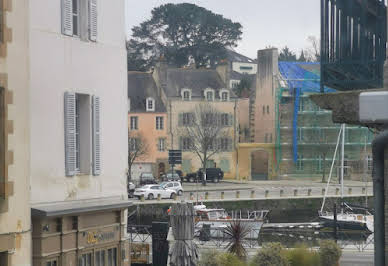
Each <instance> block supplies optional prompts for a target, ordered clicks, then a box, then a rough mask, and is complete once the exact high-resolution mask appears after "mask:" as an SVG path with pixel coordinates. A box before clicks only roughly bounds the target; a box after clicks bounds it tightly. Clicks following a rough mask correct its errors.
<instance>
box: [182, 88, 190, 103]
mask: <svg viewBox="0 0 388 266" xmlns="http://www.w3.org/2000/svg"><path fill="white" fill-rule="evenodd" d="M186 93H187V96H188V97H185V96H186ZM181 96H182V100H183V101H185V102H189V101H191V90H190V89H187V88H185V89H182V91H181Z"/></svg>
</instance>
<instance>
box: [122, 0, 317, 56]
mask: <svg viewBox="0 0 388 266" xmlns="http://www.w3.org/2000/svg"><path fill="white" fill-rule="evenodd" d="M182 2H187V3H194V4H196V5H199V6H202V7H205V8H207V9H209V10H211V11H213V12H214V13H218V14H222V15H223V16H224V17H226V18H230V19H232V20H233V21H234V22H240V23H241V24H242V26H243V35H242V40H241V41H240V43H239V45H238V47H237V48H236V51H238V52H240V53H242V54H244V55H246V56H249V57H252V58H256V52H257V50H258V49H263V48H265V47H266V46H269V45H271V46H275V47H283V46H285V45H287V46H288V47H290V48H291V49H292V50H294V51H297V52H298V54H299V52H300V50H301V49H302V48H306V47H307V46H308V42H307V40H306V39H307V37H308V36H310V35H314V36H317V37H319V32H320V1H319V0H186V1H182V0H181V1H179V0H140V1H139V0H126V6H127V7H126V25H127V35H128V38H129V37H130V35H131V28H132V27H133V26H136V25H139V24H140V23H141V22H142V21H144V20H145V19H148V18H150V16H151V10H152V9H153V8H154V7H157V6H159V5H161V4H166V3H182Z"/></svg>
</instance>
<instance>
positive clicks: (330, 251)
mask: <svg viewBox="0 0 388 266" xmlns="http://www.w3.org/2000/svg"><path fill="white" fill-rule="evenodd" d="M341 255H342V250H341V248H340V247H339V246H338V245H337V243H335V242H334V241H333V240H323V241H321V244H320V248H319V256H320V261H321V265H322V266H336V265H338V262H339V259H340V258H341Z"/></svg>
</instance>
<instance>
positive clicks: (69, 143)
mask: <svg viewBox="0 0 388 266" xmlns="http://www.w3.org/2000/svg"><path fill="white" fill-rule="evenodd" d="M75 105H76V103H75V93H72V92H65V110H64V111H65V170H66V176H74V175H75V168H76V134H75V133H76V121H75V112H76V110H75V108H76V107H75Z"/></svg>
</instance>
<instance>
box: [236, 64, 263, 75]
mask: <svg viewBox="0 0 388 266" xmlns="http://www.w3.org/2000/svg"><path fill="white" fill-rule="evenodd" d="M240 67H252V70H245V69H240ZM232 69H233V71H236V72H238V73H241V74H256V73H257V64H256V63H239V62H233V63H232Z"/></svg>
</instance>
